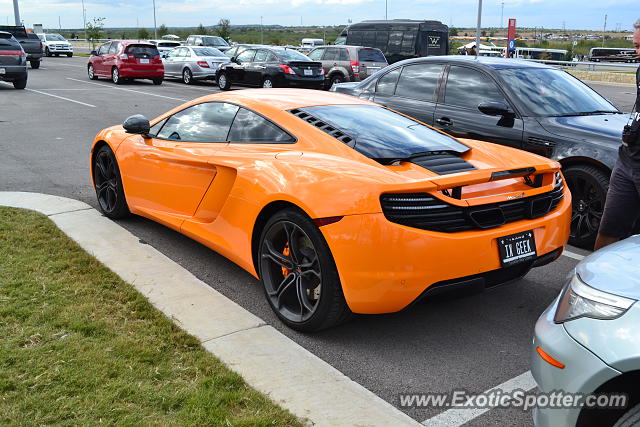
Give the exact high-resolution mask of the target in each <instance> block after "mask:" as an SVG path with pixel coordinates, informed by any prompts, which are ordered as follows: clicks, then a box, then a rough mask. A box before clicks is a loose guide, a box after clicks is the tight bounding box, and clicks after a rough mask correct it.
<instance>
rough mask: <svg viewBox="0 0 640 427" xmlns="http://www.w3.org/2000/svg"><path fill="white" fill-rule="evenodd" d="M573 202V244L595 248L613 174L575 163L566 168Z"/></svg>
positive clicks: (565, 173) (571, 242)
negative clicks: (610, 175)
mask: <svg viewBox="0 0 640 427" xmlns="http://www.w3.org/2000/svg"><path fill="white" fill-rule="evenodd" d="M564 176H565V178H566V180H567V185H568V186H569V190H571V197H572V198H573V205H572V207H571V234H570V236H569V243H570V244H572V245H574V246H577V247H580V248H584V249H593V245H594V243H595V240H596V236H597V235H598V228H600V220H601V219H602V213H603V212H604V203H605V200H606V198H607V191H608V190H609V176H607V175H606V174H605V173H604V172H602V171H601V170H600V169H597V168H595V167H593V166H584V165H578V166H571V167H569V168H567V169H566V170H565V171H564Z"/></svg>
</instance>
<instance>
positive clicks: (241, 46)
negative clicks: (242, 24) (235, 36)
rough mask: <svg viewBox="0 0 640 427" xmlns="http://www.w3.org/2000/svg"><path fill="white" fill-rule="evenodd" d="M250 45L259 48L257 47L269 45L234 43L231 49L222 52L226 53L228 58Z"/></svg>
mask: <svg viewBox="0 0 640 427" xmlns="http://www.w3.org/2000/svg"><path fill="white" fill-rule="evenodd" d="M250 47H253V48H259V47H271V46H270V45H266V44H236V45H233V47H232V48H231V49H228V50H225V51H224V52H223V53H224V54H225V55H227V56H228V57H229V58H233V57H234V56H238V54H239V53H240V52H242V51H243V50H245V49H248V48H250Z"/></svg>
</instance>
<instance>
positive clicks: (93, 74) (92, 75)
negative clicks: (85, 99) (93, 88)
mask: <svg viewBox="0 0 640 427" xmlns="http://www.w3.org/2000/svg"><path fill="white" fill-rule="evenodd" d="M87 74H88V75H89V78H90V79H91V80H98V76H96V72H95V70H94V68H93V64H89V66H88V67H87Z"/></svg>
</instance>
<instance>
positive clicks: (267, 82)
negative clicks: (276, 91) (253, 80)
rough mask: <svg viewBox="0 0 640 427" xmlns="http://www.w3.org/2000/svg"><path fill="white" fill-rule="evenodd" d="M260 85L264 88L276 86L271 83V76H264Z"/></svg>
mask: <svg viewBox="0 0 640 427" xmlns="http://www.w3.org/2000/svg"><path fill="white" fill-rule="evenodd" d="M262 87H263V88H264V89H271V88H274V87H276V86H275V85H274V84H273V80H272V79H271V77H265V78H264V80H263V81H262Z"/></svg>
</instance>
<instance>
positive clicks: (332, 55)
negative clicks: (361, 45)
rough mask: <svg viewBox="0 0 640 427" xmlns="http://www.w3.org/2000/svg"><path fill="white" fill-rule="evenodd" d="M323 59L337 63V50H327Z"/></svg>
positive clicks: (338, 57)
mask: <svg viewBox="0 0 640 427" xmlns="http://www.w3.org/2000/svg"><path fill="white" fill-rule="evenodd" d="M323 59H324V60H325V61H337V60H338V59H340V51H339V49H336V48H335V47H332V48H329V49H327V51H326V52H325V54H324V58H323Z"/></svg>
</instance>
